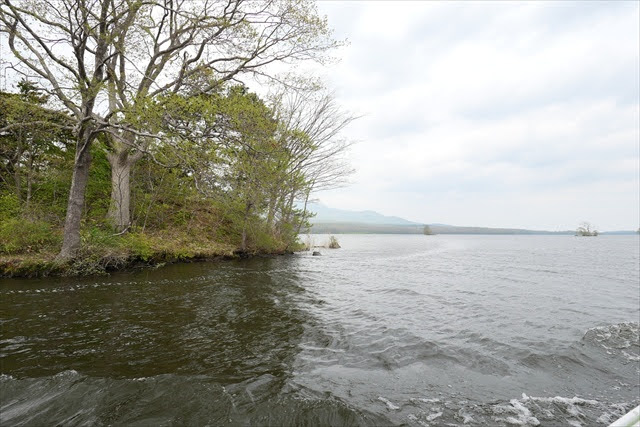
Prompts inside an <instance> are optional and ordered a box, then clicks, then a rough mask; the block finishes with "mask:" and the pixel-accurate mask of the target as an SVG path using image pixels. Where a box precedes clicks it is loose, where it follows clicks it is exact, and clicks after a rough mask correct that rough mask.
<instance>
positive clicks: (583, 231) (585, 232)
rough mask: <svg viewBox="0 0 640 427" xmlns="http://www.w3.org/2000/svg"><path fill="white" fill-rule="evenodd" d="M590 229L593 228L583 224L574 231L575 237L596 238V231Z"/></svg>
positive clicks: (586, 223) (585, 223)
mask: <svg viewBox="0 0 640 427" xmlns="http://www.w3.org/2000/svg"><path fill="white" fill-rule="evenodd" d="M592 228H593V226H592V225H591V224H589V223H588V222H583V223H582V224H580V226H579V227H578V229H577V230H576V236H597V235H598V234H599V233H598V230H596V229H595V228H593V229H592Z"/></svg>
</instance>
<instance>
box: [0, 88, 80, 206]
mask: <svg viewBox="0 0 640 427" xmlns="http://www.w3.org/2000/svg"><path fill="white" fill-rule="evenodd" d="M17 86H18V89H19V93H17V94H16V93H0V127H1V128H3V129H4V131H3V132H2V134H0V142H1V143H0V168H1V169H0V181H1V183H2V186H4V187H6V188H8V189H9V188H12V191H13V193H14V195H15V197H16V198H17V200H18V201H20V202H23V203H24V204H25V205H26V206H27V207H28V205H29V203H30V202H31V198H32V194H33V184H34V180H35V178H36V175H37V174H38V172H39V171H40V170H41V169H43V168H45V167H46V166H47V162H48V161H50V159H51V154H52V153H54V152H60V151H61V150H64V149H66V145H67V142H68V139H69V137H70V124H69V120H68V117H67V116H66V115H65V114H62V113H60V112H58V111H54V110H51V109H48V108H46V107H45V104H46V102H47V96H46V95H43V94H42V91H41V90H40V89H39V88H38V87H37V86H36V85H35V84H34V83H32V82H30V81H28V80H22V81H20V82H19V83H18V85H17Z"/></svg>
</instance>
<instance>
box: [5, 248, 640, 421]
mask: <svg viewBox="0 0 640 427" xmlns="http://www.w3.org/2000/svg"><path fill="white" fill-rule="evenodd" d="M325 240H326V238H325V237H318V236H316V237H315V241H316V243H324V241H325ZM339 240H340V243H341V244H342V246H343V248H342V249H339V250H328V249H325V250H322V252H323V256H321V257H312V256H309V255H307V254H304V255H296V256H292V257H277V258H261V259H252V260H247V261H239V262H235V261H234V262H221V263H198V264H188V265H172V266H168V267H165V268H160V269H157V270H147V271H139V272H135V273H120V274H115V275H113V276H111V277H107V278H82V279H47V280H4V281H0V299H1V309H2V311H1V313H0V320H1V322H2V323H1V328H2V329H1V332H2V333H1V336H0V363H1V366H0V367H1V372H2V375H1V376H0V424H1V425H3V426H4V425H55V424H63V425H122V424H127V425H140V426H151V425H153V426H156V425H157V426H160V425H227V424H228V425H275V426H280V425H296V426H297V425H312V426H315V425H398V424H406V425H416V426H419V425H424V426H426V425H465V424H466V425H510V424H526V425H549V426H552V425H559V424H562V425H576V426H577V425H606V424H608V423H609V422H611V421H613V420H615V419H616V418H617V417H619V416H620V415H622V414H623V413H625V412H627V411H628V410H630V409H632V407H634V406H636V405H638V403H640V397H639V393H640V343H639V337H638V333H639V325H638V322H639V321H640V318H639V317H640V277H639V268H640V267H639V259H640V258H639V240H638V237H637V236H616V237H613V236H612V237H608V236H601V237H597V238H575V237H570V236H430V237H425V236H339Z"/></svg>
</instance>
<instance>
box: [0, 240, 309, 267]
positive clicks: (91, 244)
mask: <svg viewBox="0 0 640 427" xmlns="http://www.w3.org/2000/svg"><path fill="white" fill-rule="evenodd" d="M55 249H56V248H55V246H54V245H49V244H45V245H43V246H41V247H39V248H38V250H36V251H22V252H21V253H15V254H7V253H4V254H0V277H48V276H87V275H103V274H108V273H109V272H113V271H120V270H127V269H133V268H144V267H157V266H162V265H164V264H167V263H174V262H193V261H208V260H220V259H236V258H244V257H247V256H253V255H263V254H274V255H275V254H284V253H290V251H289V249H288V248H285V247H282V246H279V247H277V246H274V247H262V248H254V249H252V250H251V251H247V252H241V251H239V250H237V248H236V247H235V246H234V245H231V244H228V243H224V242H216V241H212V240H209V239H207V238H205V237H202V236H194V235H191V234H185V233H171V232H158V233H153V234H142V233H135V232H134V233H129V234H125V235H121V236H114V235H109V234H106V233H102V232H96V231H95V230H94V231H93V233H85V244H84V246H83V249H82V251H81V252H80V253H79V254H78V256H77V257H75V258H74V259H73V260H70V261H67V262H57V261H56V259H55V257H56V254H57V251H56V250H55ZM293 249H297V248H293Z"/></svg>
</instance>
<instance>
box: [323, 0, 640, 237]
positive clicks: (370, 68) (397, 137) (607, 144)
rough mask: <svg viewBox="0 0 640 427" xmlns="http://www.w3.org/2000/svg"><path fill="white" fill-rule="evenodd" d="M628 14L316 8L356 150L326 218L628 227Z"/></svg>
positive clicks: (633, 176) (542, 6) (632, 67)
mask: <svg viewBox="0 0 640 427" xmlns="http://www.w3.org/2000/svg"><path fill="white" fill-rule="evenodd" d="M639 5H640V3H639V2H635V1H629V2H622V1H617V2H595V1H588V2H575V3H572V2H567V1H562V2H537V1H536V2H530V3H527V2H513V3H511V2H490V3H480V2H449V1H411V2H398V1H393V2H384V1H327V0H324V1H323V0H320V1H319V2H318V9H319V12H320V14H322V15H326V16H327V18H328V21H329V24H330V26H331V27H332V28H333V29H334V35H335V37H336V38H338V39H347V40H348V42H349V43H348V45H347V46H345V47H343V48H341V49H340V50H339V51H338V52H336V56H337V57H339V58H340V61H339V62H337V63H334V64H331V65H329V66H327V67H325V68H322V69H318V70H315V71H314V72H316V73H317V74H320V76H321V77H322V78H323V79H324V80H325V81H326V83H327V85H328V87H329V88H331V89H332V90H333V91H334V93H335V96H336V98H337V100H338V102H339V103H340V104H341V105H342V106H343V107H344V108H345V110H347V111H349V112H351V113H353V114H356V115H361V116H362V117H361V118H359V119H358V120H356V121H355V122H354V123H352V124H351V125H350V126H349V128H348V129H346V130H345V132H344V136H345V137H346V138H348V139H350V140H353V141H356V143H355V145H354V146H353V147H352V149H351V150H350V152H349V159H350V161H351V164H352V166H353V167H354V168H355V170H356V172H355V174H354V175H353V176H352V177H351V179H350V181H351V183H350V185H349V186H347V187H344V188H340V189H336V190H331V191H326V192H320V193H318V194H316V197H317V198H318V199H319V201H320V202H321V203H323V204H325V205H327V206H330V207H334V208H340V209H350V210H375V211H378V212H380V213H382V214H385V215H396V216H400V217H403V218H406V219H409V220H412V221H416V222H423V223H446V224H453V225H468V226H471V225H473V226H486V227H518V228H529V229H545V230H566V229H575V228H576V227H577V226H578V225H580V223H581V222H583V221H588V222H590V223H591V224H593V225H594V226H595V227H596V228H597V229H599V230H603V231H606V230H620V229H627V230H629V229H637V228H638V226H640V71H639V63H640V58H639V55H640V53H639V52H640V46H639V40H640V29H639V22H640V10H639Z"/></svg>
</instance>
